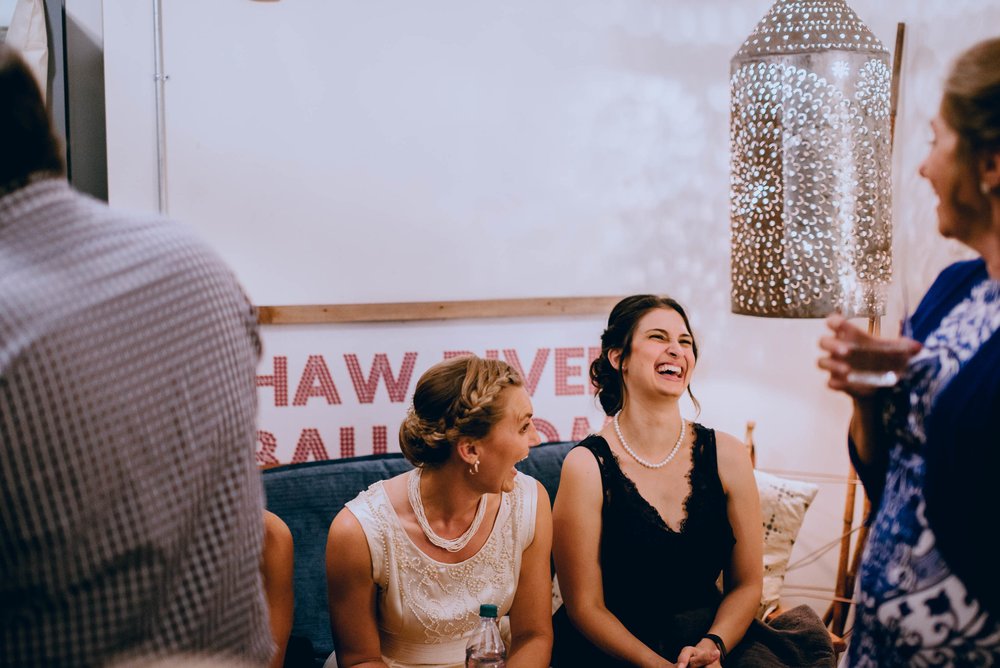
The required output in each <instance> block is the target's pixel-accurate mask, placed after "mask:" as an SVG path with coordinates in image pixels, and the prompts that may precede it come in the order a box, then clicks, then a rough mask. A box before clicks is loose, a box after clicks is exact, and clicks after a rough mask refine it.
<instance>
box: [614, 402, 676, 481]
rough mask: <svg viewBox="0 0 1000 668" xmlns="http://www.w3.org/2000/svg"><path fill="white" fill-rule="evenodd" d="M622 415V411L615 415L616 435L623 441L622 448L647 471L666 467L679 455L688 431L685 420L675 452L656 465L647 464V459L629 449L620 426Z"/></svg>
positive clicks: (671, 452)
mask: <svg viewBox="0 0 1000 668" xmlns="http://www.w3.org/2000/svg"><path fill="white" fill-rule="evenodd" d="M621 414H622V412H621V411H618V412H617V413H615V419H614V424H615V434H617V435H618V440H619V441H621V444H622V447H623V448H625V452H627V453H629V454H630V455H632V459H634V460H635V461H637V462H639V464H641V465H642V466H645V467H646V468H647V469H658V468H661V467H663V466H666V465H667V464H668V463H669V462H670V460H671V459H673V458H674V455H676V454H677V451H678V450H679V449H680V447H681V443H683V442H684V432H685V431H686V425H685V423H684V419H683V418H681V433H680V436H678V437H677V442H676V443H674V448H673V450H671V451H670V454H669V455H667V458H666V459H664V460H663V461H662V462H658V463H656V464H654V463H653V462H647V461H646V460H645V459H643V458H642V457H640V456H639V455H637V454H635V450H633V449H632V448H630V447H628V443H626V442H625V437H624V436H622V428H621V427H619V426H618V416H619V415H621Z"/></svg>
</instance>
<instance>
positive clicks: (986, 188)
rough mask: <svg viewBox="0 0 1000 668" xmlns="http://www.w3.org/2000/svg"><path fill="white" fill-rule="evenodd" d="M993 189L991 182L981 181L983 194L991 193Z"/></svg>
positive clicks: (980, 186)
mask: <svg viewBox="0 0 1000 668" xmlns="http://www.w3.org/2000/svg"><path fill="white" fill-rule="evenodd" d="M992 190H993V189H992V188H990V184H988V183H986V181H980V182H979V192H981V193H982V194H983V195H989V194H990V192H991V191H992Z"/></svg>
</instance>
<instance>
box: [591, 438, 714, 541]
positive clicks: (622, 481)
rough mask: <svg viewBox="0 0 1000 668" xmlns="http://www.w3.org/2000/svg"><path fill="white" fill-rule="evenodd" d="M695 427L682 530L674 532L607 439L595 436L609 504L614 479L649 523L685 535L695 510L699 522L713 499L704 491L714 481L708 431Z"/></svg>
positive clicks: (666, 530)
mask: <svg viewBox="0 0 1000 668" xmlns="http://www.w3.org/2000/svg"><path fill="white" fill-rule="evenodd" d="M692 426H693V427H694V435H695V440H694V444H693V445H692V447H691V450H690V453H689V461H690V468H688V472H687V474H685V476H684V480H685V481H687V484H688V491H687V495H686V496H685V497H684V501H683V502H682V504H681V508H682V511H683V518H682V519H681V521H680V524H679V525H678V528H676V529H674V528H673V527H671V526H670V525H669V524H667V522H666V520H664V519H663V516H662V515H660V513H659V511H657V510H656V508H655V507H654V506H653V504H651V503H650V502H649V501H648V500H647V499H646V497H644V496H643V495H642V494H641V493H640V492H639V488H638V487H636V485H635V482H634V481H633V480H632V479H631V478H629V477H628V476H627V475H626V474H625V472H624V471H623V470H622V468H621V461H620V460H619V459H618V456H617V455H616V454H615V453H614V451H613V450H611V446H610V445H609V444H608V442H607V440H605V439H604V437H602V436H599V435H596V434H595V435H594V436H593V438H595V440H596V442H597V443H598V444H599V451H595V450H594V449H593V448H590V450H591V452H593V453H594V456H595V457H597V460H598V465H599V467H600V469H601V477H602V478H604V480H605V485H604V501H605V503H607V501H608V493H609V486H608V484H607V483H608V482H609V481H610V480H613V481H614V482H615V483H617V486H618V487H620V488H621V489H622V490H623V491H624V492H625V495H626V497H627V498H628V499H629V503H630V504H631V505H633V506H634V507H635V508H636V509H637V510H638V512H639V514H640V515H641V516H642V517H643V518H644V519H645V521H646V522H648V523H649V524H651V525H653V526H655V527H657V528H658V529H660V530H661V531H664V532H666V533H671V534H681V533H684V532H685V531H686V530H687V529H688V527H689V524H690V522H691V517H692V510H694V511H695V512H694V517H695V521H697V517H698V515H699V514H700V511H701V509H702V507H703V506H704V503H703V501H704V500H707V499H708V498H710V497H709V495H706V494H703V493H701V492H703V491H706V490H707V488H708V486H709V483H710V482H711V479H712V478H711V474H710V471H709V465H710V463H711V462H710V461H709V460H710V459H711V458H710V457H709V455H708V452H707V445H706V439H707V433H708V431H707V430H706V429H705V428H704V427H702V426H701V425H700V424H693V425H692ZM609 461H610V462H613V465H609V464H608V462H609ZM716 466H717V464H716ZM609 479H610V480H609ZM695 488H697V489H698V490H699V493H698V494H695ZM700 500H701V501H700Z"/></svg>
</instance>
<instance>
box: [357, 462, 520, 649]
mask: <svg viewBox="0 0 1000 668" xmlns="http://www.w3.org/2000/svg"><path fill="white" fill-rule="evenodd" d="M522 478H523V480H520V479H522ZM518 479H519V483H518V484H516V485H515V487H514V490H513V491H512V492H509V493H505V494H503V496H502V498H501V502H500V503H501V505H500V508H499V509H498V511H497V516H496V520H495V521H494V525H493V528H492V530H491V532H490V536H489V538H487V540H486V542H485V543H484V544H483V547H482V548H480V550H479V551H478V552H477V553H476V554H474V555H473V556H471V557H469V558H468V559H465V560H464V561H461V562H459V563H456V564H447V563H443V562H440V561H437V560H435V559H433V558H432V557H430V556H428V555H427V554H426V553H424V552H423V551H422V550H420V549H419V548H418V547H417V546H416V545H415V544H414V543H413V541H412V540H411V539H410V537H409V536H408V535H407V533H406V531H405V529H403V526H402V524H401V523H400V521H399V518H398V516H397V515H396V512H395V510H394V509H393V508H392V505H391V503H390V502H389V500H388V497H387V496H386V495H385V490H384V488H383V486H382V484H381V482H379V483H376V484H374V485H372V486H371V487H369V488H368V490H366V491H365V492H363V493H362V495H363V498H364V503H365V505H366V507H367V509H368V511H369V513H370V514H371V517H372V518H373V519H374V520H375V522H376V524H377V525H378V534H379V537H380V543H381V552H382V554H381V555H379V556H380V557H381V558H380V563H381V569H382V573H381V575H382V577H381V578H380V580H381V582H378V585H379V587H380V588H382V589H383V592H385V591H387V590H395V591H397V592H398V596H399V600H400V602H401V604H402V606H403V608H404V610H403V611H402V614H403V619H402V623H403V624H404V625H405V622H406V619H405V618H406V617H407V616H408V615H412V617H413V618H414V619H415V620H416V621H417V622H418V623H419V624H420V625H421V626H422V629H423V632H422V636H423V637H422V638H413V637H412V636H411V637H409V638H406V641H409V642H411V643H412V642H420V643H424V644H440V643H446V642H449V641H454V640H456V639H458V638H461V637H462V636H464V635H466V634H468V633H470V632H471V631H472V630H473V629H474V628H475V626H476V624H477V623H478V620H479V617H478V612H479V605H480V603H482V602H484V600H486V599H489V600H488V601H487V602H491V603H496V604H497V606H498V608H499V611H500V613H501V615H503V614H506V612H507V611H508V610H509V609H510V606H511V604H512V603H513V598H514V590H515V588H516V583H517V576H518V569H519V567H520V561H521V560H520V552H521V548H522V546H521V545H520V544H519V537H520V536H521V535H522V533H523V529H522V524H523V521H525V520H526V519H527V518H524V519H522V514H523V509H522V506H523V504H524V503H525V499H524V496H525V489H524V485H525V484H531V485H534V484H535V482H534V479H532V478H529V477H527V476H520V475H519V476H518ZM369 544H370V545H371V541H369ZM390 553H391V554H392V557H391V558H392V560H393V561H394V563H390ZM373 560H374V555H373ZM393 576H396V580H395V581H393ZM380 626H381V627H382V631H383V632H386V633H388V632H389V631H388V630H387V629H386V628H385V627H384V625H382V624H381V623H380Z"/></svg>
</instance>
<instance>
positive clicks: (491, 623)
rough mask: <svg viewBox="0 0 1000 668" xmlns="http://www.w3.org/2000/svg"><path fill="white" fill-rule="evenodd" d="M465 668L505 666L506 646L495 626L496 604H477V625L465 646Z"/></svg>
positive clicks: (498, 628) (502, 667)
mask: <svg viewBox="0 0 1000 668" xmlns="http://www.w3.org/2000/svg"><path fill="white" fill-rule="evenodd" d="M465 666H466V668H506V666H507V648H506V647H505V646H504V644H503V639H502V638H501V637H500V627H498V626H497V606H495V605H488V604H487V605H481V606H479V626H478V627H477V628H476V632H475V633H474V634H472V637H471V638H469V644H468V645H466V647H465Z"/></svg>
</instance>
